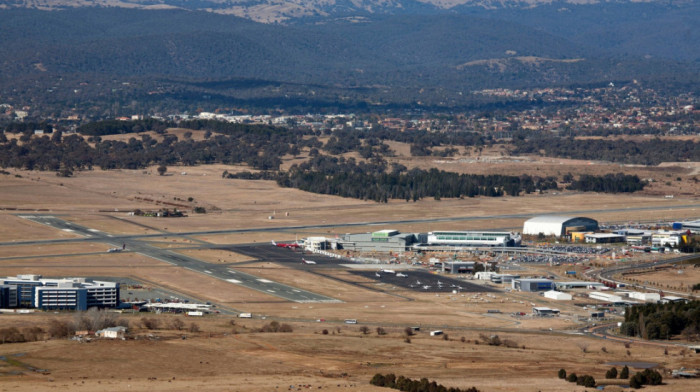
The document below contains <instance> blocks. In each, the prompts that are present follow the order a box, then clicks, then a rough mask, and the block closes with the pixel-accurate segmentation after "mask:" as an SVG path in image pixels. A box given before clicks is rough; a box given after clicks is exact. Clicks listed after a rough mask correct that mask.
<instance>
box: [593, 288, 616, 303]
mask: <svg viewBox="0 0 700 392" xmlns="http://www.w3.org/2000/svg"><path fill="white" fill-rule="evenodd" d="M588 297H589V298H592V299H597V300H598V301H604V302H612V303H615V302H622V297H621V296H619V295H616V294H612V293H604V292H600V291H592V292H590V293H588Z"/></svg>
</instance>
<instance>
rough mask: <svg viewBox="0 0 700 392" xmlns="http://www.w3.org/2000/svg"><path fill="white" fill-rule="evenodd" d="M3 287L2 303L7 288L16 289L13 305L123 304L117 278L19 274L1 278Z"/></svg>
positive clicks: (61, 307) (74, 307)
mask: <svg viewBox="0 0 700 392" xmlns="http://www.w3.org/2000/svg"><path fill="white" fill-rule="evenodd" d="M0 287H2V288H1V289H0V295H2V297H1V298H0V304H1V305H3V306H4V305H5V292H6V291H7V292H8V295H12V294H11V293H12V292H14V296H15V297H16V300H15V301H14V302H13V303H11V304H10V303H9V301H8V306H7V307H9V308H12V307H33V308H38V309H44V310H49V309H50V310H88V309H89V308H92V307H98V308H114V307H117V306H118V305H119V283H117V282H107V281H98V280H91V279H86V278H64V279H43V278H42V277H41V275H17V276H14V277H13V276H11V277H6V278H0ZM5 287H7V289H5ZM10 298H11V297H10ZM13 305H14V306H13Z"/></svg>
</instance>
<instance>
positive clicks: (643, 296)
mask: <svg viewBox="0 0 700 392" xmlns="http://www.w3.org/2000/svg"><path fill="white" fill-rule="evenodd" d="M627 296H628V297H630V298H633V299H638V300H641V301H644V302H652V303H657V302H659V301H661V294H659V293H640V292H635V291H631V292H629V293H627Z"/></svg>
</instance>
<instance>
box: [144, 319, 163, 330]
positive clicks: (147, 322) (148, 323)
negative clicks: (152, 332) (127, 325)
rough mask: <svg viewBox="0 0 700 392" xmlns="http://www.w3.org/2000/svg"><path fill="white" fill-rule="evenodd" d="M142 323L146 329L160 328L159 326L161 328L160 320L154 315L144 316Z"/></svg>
mask: <svg viewBox="0 0 700 392" xmlns="http://www.w3.org/2000/svg"><path fill="white" fill-rule="evenodd" d="M141 324H142V325H143V327H144V328H146V329H158V328H160V320H158V319H156V318H153V317H151V318H148V317H142V318H141Z"/></svg>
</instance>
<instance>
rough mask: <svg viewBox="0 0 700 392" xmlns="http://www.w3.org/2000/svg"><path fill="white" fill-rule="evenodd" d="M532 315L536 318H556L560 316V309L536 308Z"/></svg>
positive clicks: (533, 309)
mask: <svg viewBox="0 0 700 392" xmlns="http://www.w3.org/2000/svg"><path fill="white" fill-rule="evenodd" d="M532 313H533V314H534V315H535V316H555V315H558V314H559V309H550V308H547V307H544V306H535V307H534V308H532Z"/></svg>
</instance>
